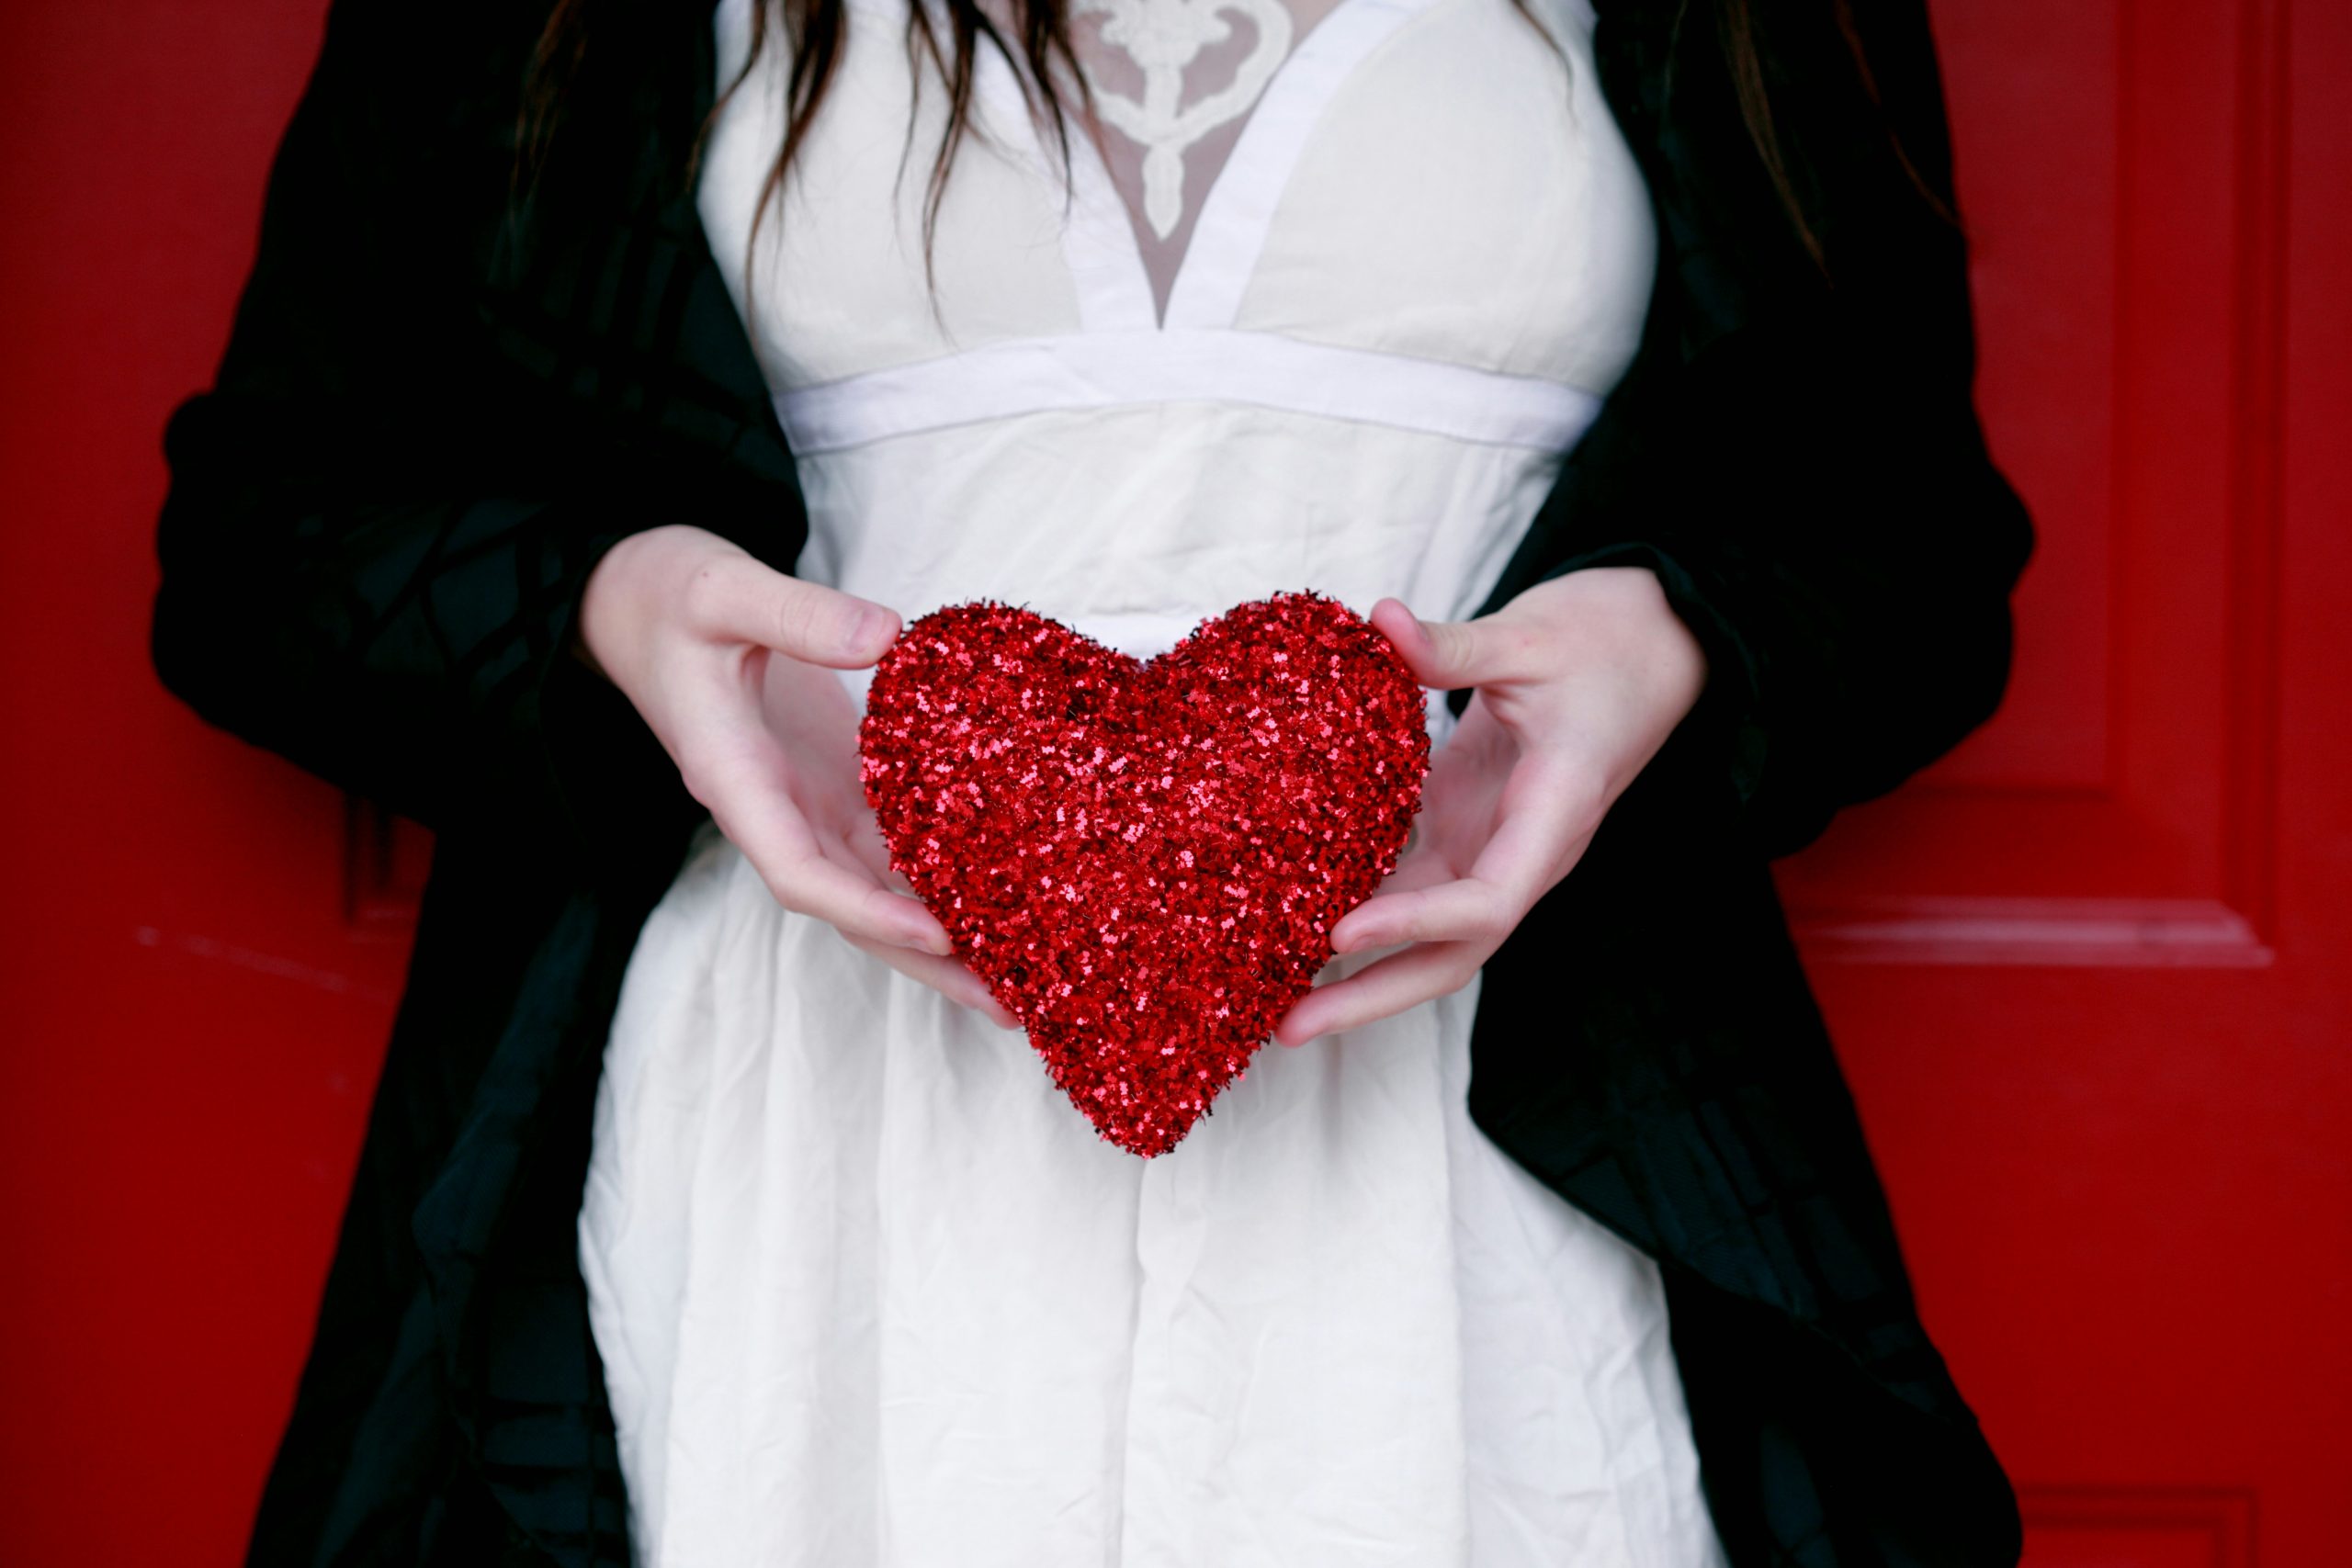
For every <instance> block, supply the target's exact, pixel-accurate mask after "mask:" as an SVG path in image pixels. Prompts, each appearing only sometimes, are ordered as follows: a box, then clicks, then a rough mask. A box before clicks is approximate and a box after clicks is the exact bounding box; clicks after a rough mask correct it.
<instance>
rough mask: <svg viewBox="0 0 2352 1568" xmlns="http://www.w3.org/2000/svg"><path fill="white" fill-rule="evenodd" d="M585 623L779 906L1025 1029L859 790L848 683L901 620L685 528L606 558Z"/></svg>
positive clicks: (595, 577)
mask: <svg viewBox="0 0 2352 1568" xmlns="http://www.w3.org/2000/svg"><path fill="white" fill-rule="evenodd" d="M577 624H578V627H579V637H578V642H577V645H576V647H575V650H574V651H575V652H577V653H579V654H580V656H581V657H582V658H584V659H586V660H588V662H589V663H590V664H592V665H594V667H595V668H596V669H598V670H600V671H603V673H604V675H605V678H606V679H607V680H609V681H611V682H613V684H614V685H616V686H617V687H619V688H620V690H621V692H622V694H624V695H626V696H627V697H628V700H629V702H630V703H631V704H632V705H635V706H636V708H637V711H638V713H639V715H641V716H643V717H644V719H645V722H646V724H647V725H648V726H649V727H650V728H651V729H652V731H653V733H654V736H655V737H656V738H657V739H660V741H661V742H662V747H663V748H664V749H665V750H667V751H668V752H669V753H670V758H671V760H672V761H674V762H676V763H677V765H678V773H679V775H680V776H681V777H682V778H683V779H684V781H685V786H686V789H687V790H688V792H689V793H691V794H692V795H694V797H695V799H696V800H698V801H700V802H701V803H702V804H703V805H704V806H706V807H708V808H709V810H710V815H711V818H712V819H713V820H714V821H716V822H717V823H718V829H719V831H721V832H723V833H725V834H726V835H727V837H728V839H729V840H730V841H731V842H732V843H733V844H734V845H735V847H736V848H737V849H739V850H741V852H743V857H744V858H745V859H746V860H748V861H749V862H750V863H751V864H752V869H753V870H754V871H756V872H758V873H759V874H760V877H761V880H763V882H765V883H766V884H767V887H768V891H769V892H770V893H772V894H774V895H775V899H776V902H778V903H779V904H782V905H783V906H784V907H785V908H787V909H791V910H794V911H796V912H797V913H799V914H804V915H813V916H815V917H817V918H818V919H822V920H825V921H828V922H830V923H831V925H833V926H834V927H835V928H836V929H838V930H839V931H841V933H842V935H843V936H844V937H846V938H848V939H849V941H850V942H852V943H854V945H856V946H858V947H860V948H863V949H865V951H866V952H868V953H874V954H876V956H878V957H880V958H882V959H884V960H886V961H887V962H888V963H889V964H890V965H891V966H892V967H894V968H896V969H898V970H899V972H901V973H902V974H905V975H908V976H912V977H913V978H915V979H917V980H921V981H922V982H923V984H925V985H927V986H930V987H933V988H935V989H937V990H939V991H941V992H943V993H944V994H945V995H946V996H948V997H949V998H953V999H954V1000H956V1001H959V1002H962V1003H964V1004H965V1005H967V1006H968V1007H973V1008H978V1010H980V1011H981V1012H983V1013H985V1014H986V1015H987V1016H988V1017H989V1020H990V1021H993V1022H995V1023H997V1024H999V1025H1001V1026H1002V1027H1005V1028H1008V1029H1010V1028H1014V1027H1017V1025H1016V1022H1015V1021H1014V1019H1013V1017H1012V1014H1011V1013H1009V1012H1007V1011H1006V1010H1005V1009H1004V1007H1003V1005H1002V1004H1001V1003H1000V1002H999V1001H998V1000H997V999H996V998H994V997H993V996H991V995H989V989H988V987H986V986H985V985H983V984H982V983H981V982H980V980H979V978H978V976H975V975H974V974H973V973H972V972H971V971H970V970H969V969H967V968H966V967H965V966H964V965H963V964H961V963H959V962H957V960H956V958H955V957H953V956H952V953H953V951H954V949H953V947H952V945H951V943H950V942H949V941H948V938H947V932H946V930H945V929H944V927H942V926H941V925H940V923H939V921H938V920H937V919H933V916H932V914H931V911H930V910H928V909H926V908H923V907H922V902H921V901H920V900H918V899H916V898H915V897H912V896H911V895H910V894H907V893H904V892H900V891H898V890H897V889H899V888H902V887H904V886H905V881H904V879H903V878H901V877H899V875H898V874H896V873H895V872H893V871H891V870H890V862H889V852H888V849H887V848H886V847H885V846H884V844H883V842H882V834H881V829H879V828H878V827H876V824H875V820H874V813H873V812H872V810H870V809H869V808H868V807H867V806H866V803H865V791H864V789H863V787H862V786H861V785H860V784H859V781H858V755H857V727H858V714H857V709H856V705H855V704H854V702H853V701H852V699H851V697H850V694H849V693H848V691H847V690H846V689H845V688H844V687H843V686H842V682H841V680H840V678H839V677H837V676H835V675H834V674H833V673H832V671H835V670H861V669H864V668H865V667H866V666H867V665H870V664H872V663H874V662H875V661H876V660H878V659H880V658H881V657H882V655H883V654H884V653H885V652H886V651H888V649H889V647H890V644H891V643H892V641H894V640H895V639H896V638H897V637H898V635H899V616H898V615H897V614H896V612H894V611H891V610H888V609H886V608H884V607H883V606H882V605H879V604H873V603H871V602H869V601H867V600H864V599H858V598H854V597H853V596H851V595H850V594H847V593H842V592H836V591H834V590H832V589H830V588H825V587H820V585H818V584H816V583H813V582H805V581H801V580H800V579H798V578H796V577H790V576H787V575H786V574H785V573H783V572H779V571H775V570H772V569H771V568H769V567H767V566H765V565H764V564H763V563H762V562H760V561H759V560H757V559H756V558H753V557H752V555H750V554H749V553H748V552H746V551H745V550H743V549H742V548H741V547H738V546H736V545H734V544H732V543H730V542H729V541H728V540H726V539H723V538H720V537H719V536H718V535H716V534H712V533H709V532H707V531H706V530H704V529H701V528H694V527H688V526H684V525H670V526H665V527H659V528H650V529H647V530H646V531H645V532H643V533H639V534H633V535H631V536H629V537H628V538H626V539H623V540H622V541H621V542H620V543H618V544H616V545H615V546H613V547H611V548H610V549H609V550H607V551H606V552H605V556H604V558H602V559H601V560H599V561H598V562H597V563H596V568H595V570H594V571H593V572H591V573H590V574H589V578H588V584H587V588H586V591H585V592H584V593H583V595H582V599H581V604H580V614H579V616H578V623H577Z"/></svg>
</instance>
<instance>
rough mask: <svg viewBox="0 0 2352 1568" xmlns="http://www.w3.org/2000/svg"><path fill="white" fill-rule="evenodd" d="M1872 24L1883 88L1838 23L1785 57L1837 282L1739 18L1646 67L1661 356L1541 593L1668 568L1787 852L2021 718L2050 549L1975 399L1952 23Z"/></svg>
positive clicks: (1786, 125) (1650, 365)
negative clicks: (1725, 48)
mask: <svg viewBox="0 0 2352 1568" xmlns="http://www.w3.org/2000/svg"><path fill="white" fill-rule="evenodd" d="M1820 9H1821V10H1822V11H1824V12H1826V11H1827V10H1828V9H1829V8H1828V7H1821V8H1820ZM1856 10H1857V12H1858V13H1860V14H1861V15H1862V17H1863V20H1864V21H1865V22H1866V23H1867V25H1868V30H1867V33H1866V34H1865V35H1864V41H1866V43H1867V45H1868V52H1867V59H1868V62H1869V73H1868V75H1867V76H1865V75H1864V74H1863V73H1861V72H1860V71H1859V70H1858V69H1857V68H1856V67H1855V65H1854V63H1853V58H1852V55H1851V54H1850V53H1849V50H1848V47H1847V40H1846V39H1844V38H1842V37H1840V36H1839V35H1838V31H1837V29H1836V28H1834V27H1833V26H1830V25H1828V24H1826V23H1823V24H1820V25H1818V26H1816V27H1815V30H1814V31H1812V32H1810V33H1808V32H1804V31H1803V30H1801V29H1802V27H1803V24H1800V23H1796V22H1790V23H1786V24H1783V32H1782V34H1781V37H1779V38H1778V39H1770V40H1768V41H1769V42H1770V43H1772V44H1773V45H1774V46H1775V50H1774V55H1773V58H1774V60H1775V70H1776V76H1775V79H1774V80H1773V82H1772V85H1773V87H1774V89H1775V96H1774V103H1775V113H1776V118H1777V122H1778V130H1779V136H1780V141H1781V150H1782V153H1783V157H1784V161H1785V164H1786V166H1787V168H1788V170H1789V172H1790V175H1791V179H1792V183H1793V184H1794V185H1795V186H1796V188H1797V189H1798V190H1799V191H1800V193H1801V194H1802V195H1803V196H1804V197H1805V199H1806V202H1807V205H1808V207H1810V208H1811V209H1812V210H1813V212H1814V213H1815V228H1816V233H1817V235H1818V237H1819V239H1820V241H1821V243H1822V248H1823V252H1824V255H1825V257H1826V266H1827V273H1828V276H1827V280H1826V282H1825V281H1824V280H1823V278H1822V276H1821V274H1820V273H1819V272H1818V271H1816V270H1815V266H1814V264H1813V262H1812V261H1811V260H1810V259H1809V258H1808V257H1807V256H1806V255H1805V254H1804V251H1803V249H1802V247H1801V245H1800V243H1799V242H1798V241H1797V240H1796V239H1795V238H1794V230H1793V228H1792V226H1791V225H1790V224H1789V222H1788V220H1787V219H1786V218H1785V216H1783V214H1782V211H1781V208H1780V206H1779V203H1778V198H1777V197H1776V196H1775V195H1774V193H1773V191H1772V188H1771V186H1770V181H1769V177H1768V175H1767V174H1766V170H1765V165H1764V164H1763V163H1762V161H1761V159H1760V158H1759V157H1758V154H1757V152H1756V151H1755V149H1754V147H1753V145H1752V143H1751V142H1750V141H1749V139H1748V137H1747V131H1746V129H1745V127H1744V126H1743V125H1742V124H1741V122H1740V121H1739V119H1738V118H1737V113H1736V100H1735V99H1734V98H1733V96H1732V94H1731V89H1730V84H1729V80H1728V77H1727V76H1726V75H1725V73H1724V67H1723V63H1722V56H1721V53H1720V50H1719V47H1718V44H1717V41H1716V39H1714V38H1713V36H1712V33H1711V29H1708V28H1704V27H1703V26H1702V25H1701V24H1699V23H1697V22H1695V21H1694V22H1692V23H1691V25H1690V27H1689V28H1687V30H1686V31H1685V33H1684V34H1683V35H1682V36H1681V37H1679V39H1673V40H1671V41H1670V42H1660V43H1658V44H1657V48H1660V49H1670V50H1671V51H1672V55H1673V63H1674V69H1673V70H1672V71H1665V70H1661V69H1658V68H1657V63H1656V61H1655V58H1654V57H1653V58H1650V59H1644V58H1643V57H1642V56H1641V54H1640V51H1638V50H1637V49H1636V50H1626V51H1621V53H1620V56H1619V59H1618V62H1617V63H1618V68H1619V71H1620V73H1621V75H1620V85H1621V89H1622V90H1612V94H1611V96H1612V102H1623V104H1624V105H1625V107H1626V111H1627V112H1626V118H1628V119H1629V120H1630V121H1631V122H1632V127H1631V129H1630V130H1629V139H1630V140H1633V141H1634V145H1635V147H1636V150H1637V152H1640V153H1641V154H1642V155H1643V159H1644V164H1645V173H1646V175H1648V178H1649V181H1650V185H1651V188H1652V194H1653V198H1654V200H1655V201H1656V202H1657V206H1658V209H1659V218H1660V231H1661V243H1662V250H1661V254H1660V260H1659V267H1660V284H1659V288H1658V291H1657V299H1655V300H1654V303H1653V310H1652V319H1651V321H1650V323H1649V327H1648V330H1647V333H1646V334H1645V347H1644V350H1643V353H1642V355H1641V356H1640V358H1639V359H1638V360H1637V362H1636V364H1635V366H1634V369H1633V370H1632V371H1630V372H1629V374H1628V376H1627V378H1626V380H1625V382H1624V383H1623V385H1622V386H1621V387H1620V388H1619V389H1617V391H1616V392H1615V393H1614V394H1612V396H1611V400H1610V402H1609V405H1608V406H1607V408H1606V409H1605V410H1604V412H1603V414H1602V417H1601V418H1600V421H1599V422H1597V423H1596V424H1595V425H1594V427H1593V429H1592V430H1591V431H1590V432H1589V433H1588V434H1587V436H1586V438H1585V439H1584V441H1583V442H1581V443H1580V444H1579V446H1577V449H1576V451H1575V452H1574V453H1573V454H1572V455H1571V457H1570V459H1569V461H1568V463H1567V464H1566V467H1565V468H1564V470H1563V472H1562V475H1561V478H1560V480H1559V482H1558V484H1557V485H1556V487H1555V491H1554V493H1553V494H1552V496H1551V497H1550V498H1549V499H1548V500H1547V502H1546V505H1545V508H1544V513H1545V515H1544V516H1540V517H1539V519H1538V523H1537V526H1536V529H1535V530H1534V531H1533V533H1534V534H1535V535H1536V536H1542V537H1543V538H1544V539H1545V540H1546V541H1547V543H1548V546H1549V548H1548V551H1547V557H1548V558H1547V561H1546V563H1545V565H1544V568H1543V570H1541V571H1540V572H1539V573H1537V575H1541V576H1556V575H1558V574H1560V573H1563V572H1566V571H1571V570H1579V569H1581V568H1585V567H1592V566H1604V565H1641V566H1645V567H1648V568H1650V569H1651V570H1654V571H1655V572H1656V573H1657V576H1658V578H1659V580H1660V581H1661V582H1662V583H1663V584H1664V586H1665V588H1666V591H1667V593H1668V597H1669V599H1670V600H1671V601H1672V603H1673V604H1674V605H1675V607H1676V609H1677V610H1678V611H1679V613H1680V614H1681V615H1682V616H1683V617H1684V619H1685V620H1686V621H1687V622H1688V623H1689V624H1690V625H1691V627H1692V629H1693V630H1694V631H1695V632H1696V633H1697V635H1698V637H1699V638H1700V640H1701V642H1702V644H1703V645H1704V647H1705V649H1706V651H1707V654H1708V659H1709V663H1710V670H1711V674H1710V680H1709V686H1708V691H1707V694H1706V695H1705V696H1704V697H1703V698H1702V703H1701V708H1700V711H1699V712H1698V713H1697V714H1694V715H1693V716H1692V720H1691V725H1692V727H1693V728H1695V729H1696V730H1697V731H1698V732H1699V733H1700V734H1701V736H1702V738H1703V740H1704V745H1702V747H1701V748H1699V750H1698V753H1697V754H1700V755H1711V756H1713V758H1714V759H1715V760H1716V761H1718V762H1720V763H1722V764H1724V765H1727V766H1728V767H1729V769H1730V771H1731V775H1732V778H1733V781H1734V783H1735V784H1736V789H1737V792H1738V795H1739V798H1740V800H1741V801H1742V803H1743V809H1744V811H1745V813H1746V816H1747V825H1748V829H1749V836H1750V838H1751V839H1752V840H1754V841H1755V842H1757V843H1758V845H1759V846H1760V847H1761V848H1762V849H1763V850H1764V851H1765V852H1767V853H1771V854H1780V853H1785V852H1789V851H1792V850H1794V849H1796V848H1799V847H1801V846H1802V845H1804V843H1806V842H1807V841H1809V840H1812V839H1813V838H1814V837H1815V836H1816V835H1817V834H1818V833H1819V832H1820V831H1821V830H1822V829H1823V828H1824V827H1825V826H1826V824H1827V822H1828V820H1829V818H1830V816H1831V814H1832V813H1834V812H1835V811H1836V810H1837V809H1838V808H1839V807H1842V806H1845V805H1848V804H1850V803H1852V802H1854V801H1857V800H1860V799H1863V798H1866V797H1868V796H1871V795H1877V794H1880V793H1883V792H1884V791H1886V790H1888V789H1891V788H1893V787H1894V785H1895V784H1898V783H1900V782H1901V781H1902V780H1903V779H1904V778H1905V777H1906V776H1907V775H1909V774H1910V773H1913V772H1914V771H1916V770H1917V769H1918V768H1920V767H1922V766H1924V765H1925V764H1926V763H1928V762H1929V761H1933V760H1934V759H1935V758H1936V757H1938V756H1939V755H1941V754H1942V753H1943V752H1945V751H1946V750H1950V749H1951V747H1952V746H1953V745H1954V744H1956V743H1957V742H1958V741H1959V740H1960V739H1961V738H1962V736H1963V735H1965V734H1966V733H1967V732H1968V731H1969V730H1970V729H1971V728H1974V727H1975V726H1976V725H1978V724H1980V723H1982V722H1983V721H1984V720H1985V718H1986V717H1987V716H1989V715H1990V714H1991V713H1992V712H1993V710H1994V708H1995V707H1996V705H1997V704H1998V703H1999V701H2000V698H2001V694H2002V692H2003V690H2004V687H2005V685H2006V683H2007V674H2008V666H2009V650H2010V618H2009V593H2010V591H2011V589H2012V587H2013V586H2014V584H2015V583H2016V581H2017V579H2018V574H2019V572H2020V571H2021V570H2023V568H2024V564H2025V561H2026V558H2027V557H2028V555H2029V554H2030V550H2031V548H2032V543H2033V531H2032V525H2031V523H2030V519H2029V517H2028V515H2027V513H2026V511H2025V508H2024V506H2023V504H2022V503H2021V502H2019V500H2018V496H2017V494H2016V492H2015V491H2013V490H2012V489H2011V488H2010V486H2009V485H2008V483H2007V481H2006V480H2005V479H2003V477H2002V475H2001V473H2000V471H1999V469H1998V468H1996V466H1995V464H1994V462H1993V460H1992V458H1991V457H1990V455H1989V454H1988V452H1987V450H1986V447H1985V439H1984V435H1983V432H1982V429H1981V427H1980V424H1979V422H1978V418H1977V414H1976V412H1975V408H1974V405H1973V389H1972V383H1973V376H1974V344H1973V321H1972V318H1971V313H1970V302H1969V296H1968V277H1967V254H1966V253H1967V247H1966V243H1965V241H1964V238H1963V234H1962V230H1961V228H1960V227H1959V225H1958V223H1957V222H1956V220H1955V219H1956V211H1955V210H1954V209H1955V208H1956V204H1955V202H1954V199H1953V196H1952V187H1951V154H1950V150H1949V141H1948V132H1947V130H1946V126H1945V118H1944V107H1943V98H1942V92H1941V85H1940V81H1939V75H1938V70H1937V64H1936V59H1935V53H1934V48H1933V44H1932V40H1931V39H1930V37H1929V35H1928V26H1927V17H1926V14H1925V11H1924V9H1923V8H1922V6H1920V5H1919V4H1918V3H1917V0H1887V3H1885V4H1882V5H1879V6H1874V7H1866V6H1857V7H1856ZM1700 15H1702V8H1697V7H1694V8H1693V10H1692V16H1693V17H1698V16H1700ZM1661 83H1668V84H1671V85H1670V86H1666V87H1661V85H1660V84H1661ZM1898 149H1899V150H1900V151H1899V152H1898ZM1906 165H1907V166H1906ZM1939 205H1940V206H1941V207H1942V208H1943V209H1944V210H1943V211H1939V210H1938V208H1939Z"/></svg>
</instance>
